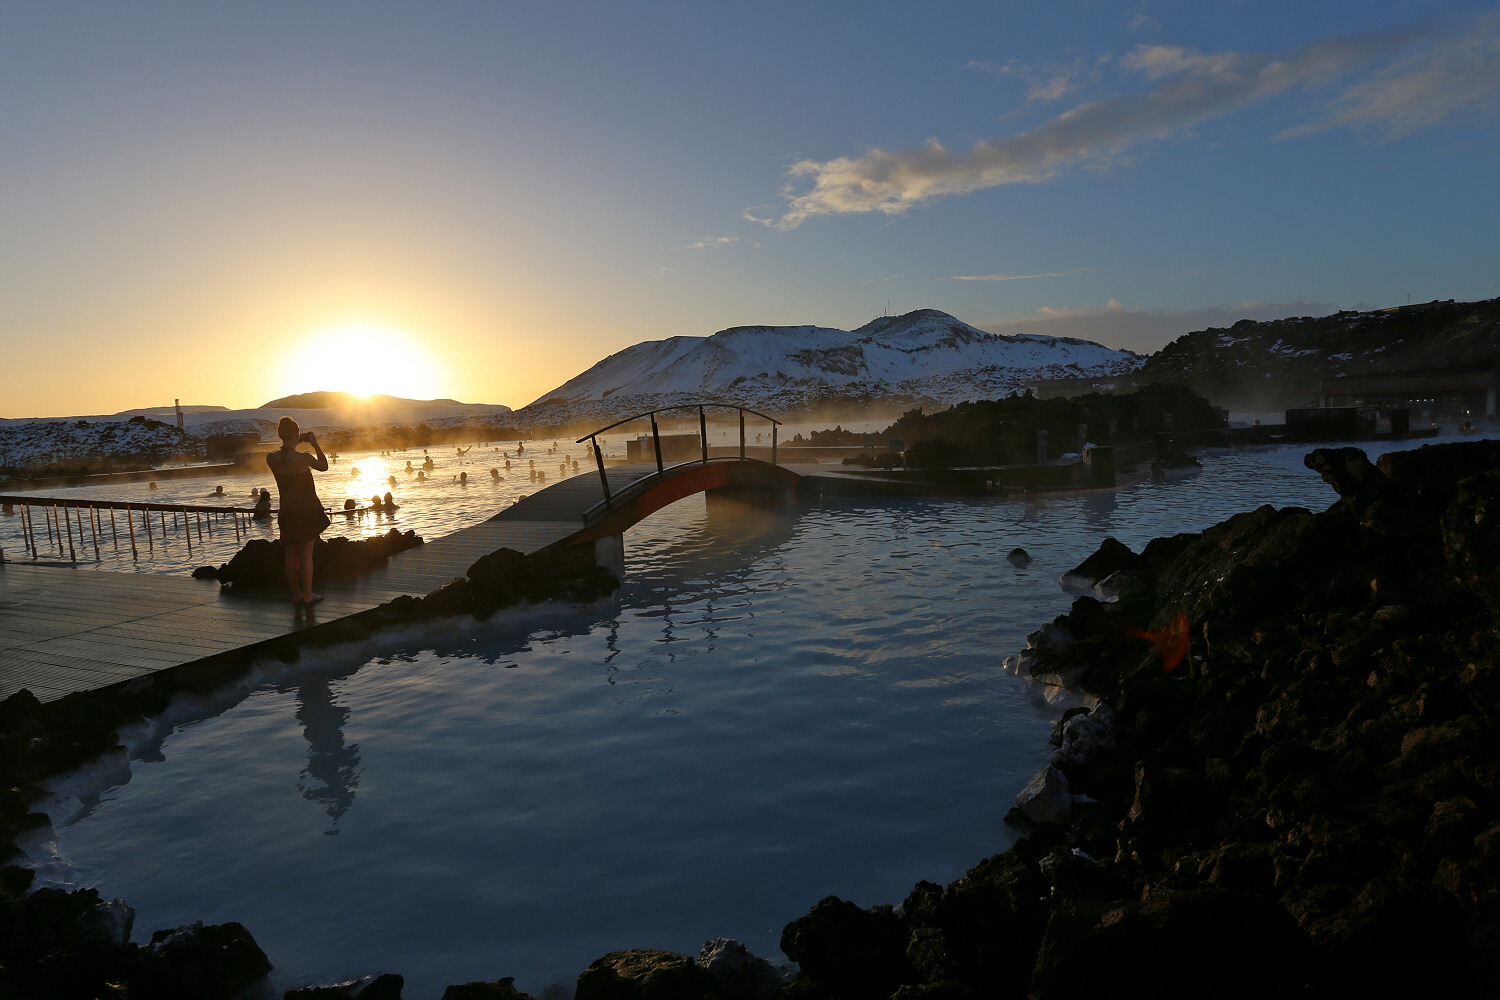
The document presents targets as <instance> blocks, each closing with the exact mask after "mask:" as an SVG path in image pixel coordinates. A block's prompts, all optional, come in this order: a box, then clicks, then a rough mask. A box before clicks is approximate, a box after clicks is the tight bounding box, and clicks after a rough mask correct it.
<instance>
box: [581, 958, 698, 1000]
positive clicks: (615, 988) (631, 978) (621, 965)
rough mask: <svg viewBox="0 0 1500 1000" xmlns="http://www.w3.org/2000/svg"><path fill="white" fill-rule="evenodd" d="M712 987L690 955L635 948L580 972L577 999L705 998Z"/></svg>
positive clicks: (642, 999)
mask: <svg viewBox="0 0 1500 1000" xmlns="http://www.w3.org/2000/svg"><path fill="white" fill-rule="evenodd" d="M713 989H714V979H713V977H712V976H711V975H709V974H708V973H707V972H705V971H704V970H703V969H700V968H698V965H697V963H696V962H694V961H693V960H692V959H691V958H689V957H688V956H687V955H678V954H676V953H674V952H670V951H654V950H652V949H649V948H636V949H632V950H630V951H612V952H610V953H609V954H608V955H605V956H604V957H603V958H600V959H596V960H595V961H594V962H593V963H592V964H591V965H590V966H589V967H588V968H587V969H585V970H584V971H583V973H582V974H581V975H579V977H578V991H577V992H576V993H575V994H574V1000H702V998H703V997H705V996H709V995H711V994H712V992H713Z"/></svg>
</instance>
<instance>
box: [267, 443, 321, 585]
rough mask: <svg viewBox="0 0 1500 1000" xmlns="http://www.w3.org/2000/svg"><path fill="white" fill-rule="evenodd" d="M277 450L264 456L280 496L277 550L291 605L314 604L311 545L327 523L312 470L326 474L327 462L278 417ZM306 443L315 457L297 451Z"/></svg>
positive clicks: (314, 447)
mask: <svg viewBox="0 0 1500 1000" xmlns="http://www.w3.org/2000/svg"><path fill="white" fill-rule="evenodd" d="M276 433H277V434H278V435H279V436H280V437H281V448H280V449H279V450H277V451H273V452H271V453H270V454H269V455H267V456H266V464H267V465H269V466H270V467H271V475H273V476H275V477H276V492H277V493H279V494H280V496H281V505H280V509H279V511H278V513H277V515H276V523H277V525H278V526H279V527H280V528H281V548H282V550H283V552H284V553H285V556H286V582H287V584H288V585H290V586H291V588H292V603H293V604H317V603H318V602H319V601H321V600H322V599H323V598H322V597H320V596H318V595H317V594H314V593H313V589H312V579H313V543H314V542H316V541H317V540H318V536H319V535H321V534H322V533H323V529H324V528H326V527H328V525H329V524H330V523H331V522H330V521H329V520H328V514H327V513H326V512H325V511H324V510H323V501H321V500H319V499H318V491H317V490H316V489H315V488H314V487H313V477H312V474H313V470H314V469H317V470H318V471H319V472H327V471H328V459H327V458H326V457H324V455H323V448H322V447H321V446H320V445H319V444H318V436H317V435H316V434H314V433H313V432H312V431H308V432H307V433H305V434H304V433H302V429H301V428H300V427H298V426H297V421H295V420H293V419H292V418H291V417H282V418H281V421H280V422H279V423H278V424H277V425H276ZM303 441H306V442H307V443H308V444H310V445H312V446H313V451H315V452H317V454H316V455H309V454H308V453H307V452H305V451H298V450H297V445H298V444H300V443H302V442H303Z"/></svg>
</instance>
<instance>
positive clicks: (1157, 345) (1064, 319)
mask: <svg viewBox="0 0 1500 1000" xmlns="http://www.w3.org/2000/svg"><path fill="white" fill-rule="evenodd" d="M1337 311H1338V307H1337V306H1333V305H1330V304H1328V303H1326V302H1240V303H1224V304H1220V305H1214V306H1207V307H1205V308H1201V309H1184V310H1173V311H1152V310H1146V309H1139V308H1131V307H1128V306H1125V305H1124V304H1123V303H1121V302H1120V300H1119V299H1110V300H1109V301H1108V302H1106V303H1105V304H1104V306H1103V307H1102V308H1099V309H1070V308H1066V307H1057V308H1051V307H1043V308H1041V309H1038V310H1037V315H1036V316H1035V317H1034V318H1024V319H1007V320H998V321H994V322H988V323H976V324H974V325H975V326H977V327H979V328H980V329H981V330H987V331H989V332H990V333H1000V334H1012V335H1013V334H1018V333H1036V334H1042V335H1044V336H1048V337H1078V338H1081V339H1083V340H1092V341H1096V342H1098V343H1101V344H1105V345H1106V346H1109V347H1115V348H1124V349H1126V350H1131V351H1136V352H1138V353H1141V354H1149V353H1151V352H1153V351H1157V350H1160V349H1161V348H1162V347H1164V346H1165V345H1166V344H1167V343H1168V342H1170V341H1172V340H1174V339H1176V338H1177V337H1180V336H1182V335H1183V334H1185V333H1192V332H1193V331H1194V330H1207V329H1209V328H1210V327H1229V326H1233V325H1234V324H1235V323H1237V322H1239V321H1240V320H1242V319H1255V320H1269V319H1285V318H1286V317H1288V316H1326V315H1328V314H1329V313H1332V312H1337Z"/></svg>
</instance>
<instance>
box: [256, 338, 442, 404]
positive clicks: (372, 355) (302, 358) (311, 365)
mask: <svg viewBox="0 0 1500 1000" xmlns="http://www.w3.org/2000/svg"><path fill="white" fill-rule="evenodd" d="M282 374H283V384H286V385H298V386H305V387H306V389H303V390H299V391H308V390H312V389H327V390H332V391H335V392H348V393H353V394H354V395H356V396H369V395H374V394H376V393H384V394H386V395H390V396H401V397H403V398H406V399H433V398H435V397H437V396H438V395H439V391H438V385H439V382H440V377H439V371H438V367H437V365H436V364H435V363H434V362H433V359H432V357H431V356H430V355H429V354H428V353H427V351H426V350H425V349H424V348H423V347H422V345H421V344H420V343H418V342H417V341H416V340H414V339H413V338H411V337H410V336H408V335H406V334H403V333H401V332H399V331H397V330H392V329H390V328H389V327H384V326H378V325H375V324H372V323H343V324H340V325H338V326H331V327H327V328H325V329H323V330H319V331H317V332H316V333H312V334H310V335H308V337H307V338H306V339H305V340H304V341H302V342H301V343H299V344H297V345H296V346H295V347H294V348H293V349H292V351H291V352H290V354H289V356H288V358H287V361H286V366H285V370H284V371H283V373H282Z"/></svg>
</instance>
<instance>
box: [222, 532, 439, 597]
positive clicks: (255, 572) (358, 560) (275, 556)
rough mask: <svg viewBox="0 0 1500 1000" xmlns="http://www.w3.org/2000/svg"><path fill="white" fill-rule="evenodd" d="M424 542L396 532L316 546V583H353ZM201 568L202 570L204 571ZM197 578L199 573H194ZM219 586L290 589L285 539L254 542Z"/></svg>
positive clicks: (226, 568)
mask: <svg viewBox="0 0 1500 1000" xmlns="http://www.w3.org/2000/svg"><path fill="white" fill-rule="evenodd" d="M421 544H422V539H421V537H420V536H418V535H417V534H416V532H414V531H407V532H401V531H397V530H396V529H395V528H392V529H391V530H390V531H387V532H386V533H385V534H383V535H376V536H375V537H373V538H361V539H359V540H357V541H350V540H349V539H347V538H344V537H342V536H339V537H336V538H319V539H318V540H317V541H316V542H315V543H313V581H314V582H315V583H318V582H322V581H324V580H352V579H354V578H355V577H357V576H359V575H360V574H361V573H366V572H369V571H370V570H372V569H374V568H375V567H377V566H379V565H381V564H382V563H384V562H385V561H386V560H387V559H389V558H390V557H391V556H393V555H395V554H396V553H397V552H404V551H405V550H407V549H410V548H415V547H416V546H418V545H421ZM200 568H201V567H200ZM193 575H194V576H197V575H198V572H197V571H196V570H195V571H194V574H193ZM217 576H218V578H219V582H220V583H222V584H234V585H236V586H241V587H269V588H273V589H282V590H284V589H286V563H285V557H284V555H283V553H282V547H281V539H279V538H276V539H265V538H252V539H250V541H248V542H246V543H245V547H244V548H242V549H240V550H239V551H238V552H236V553H235V554H234V557H233V558H232V559H230V560H229V562H227V563H225V564H224V565H222V566H220V567H219V569H218V571H217Z"/></svg>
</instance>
